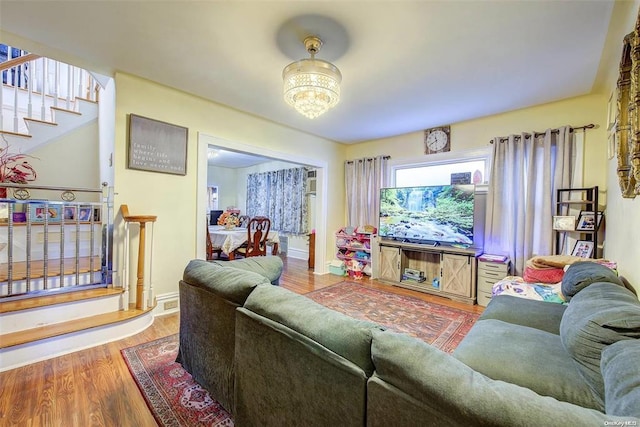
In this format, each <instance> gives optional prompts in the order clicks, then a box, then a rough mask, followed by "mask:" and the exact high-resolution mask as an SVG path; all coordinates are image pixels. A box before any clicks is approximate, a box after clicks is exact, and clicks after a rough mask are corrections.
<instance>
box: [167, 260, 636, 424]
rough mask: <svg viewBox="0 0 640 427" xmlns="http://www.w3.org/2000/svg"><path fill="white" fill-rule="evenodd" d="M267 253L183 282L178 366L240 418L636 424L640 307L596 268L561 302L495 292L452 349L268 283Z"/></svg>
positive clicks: (195, 271) (572, 276) (568, 280)
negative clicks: (442, 348)
mask: <svg viewBox="0 0 640 427" xmlns="http://www.w3.org/2000/svg"><path fill="white" fill-rule="evenodd" d="M268 258H269V257H267V258H264V260H261V261H259V263H260V264H262V263H266V264H264V265H261V266H260V267H259V268H258V267H257V266H256V265H252V264H246V263H245V264H239V263H238V264H236V262H237V261H232V262H228V263H224V265H222V266H221V265H216V264H212V263H207V262H204V261H192V262H191V263H190V264H189V265H188V266H187V268H186V269H185V274H184V277H183V280H182V281H181V282H180V295H181V319H180V353H179V356H178V361H180V362H181V363H182V364H183V367H184V368H185V369H186V370H187V371H189V372H191V373H192V374H193V376H194V378H195V379H196V380H197V381H198V382H200V384H201V385H203V386H204V387H205V388H206V389H207V390H209V392H210V393H211V395H212V397H213V398H214V399H216V400H218V401H219V402H220V403H221V404H222V405H223V406H224V407H225V408H226V409H228V410H229V411H230V412H231V413H232V414H233V418H234V421H235V424H236V425H237V426H241V427H242V426H305V427H306V426H335V425H340V426H352V425H353V426H431V425H433V426H436V425H437V426H442V425H446V426H476V425H477V426H504V427H507V426H509V427H511V426H516V425H517V426H540V425H580V426H606V425H627V426H629V425H640V364H639V363H638V360H640V358H639V356H640V302H639V301H638V299H637V297H636V295H634V293H632V292H631V291H630V290H629V289H626V288H625V287H624V286H623V285H622V283H621V282H620V281H619V279H618V278H617V277H616V276H615V274H613V273H611V272H610V271H605V270H601V269H599V268H598V267H600V266H598V267H595V268H594V267H592V266H591V265H581V264H582V263H580V264H577V266H576V267H575V268H574V267H573V266H572V267H571V268H570V269H569V270H568V271H567V273H566V274H565V280H564V281H563V293H564V294H565V295H567V296H568V297H569V298H571V297H572V299H571V302H570V303H569V304H568V305H566V306H564V305H560V304H554V303H548V302H539V301H531V300H525V299H521V298H515V297H511V296H498V297H495V298H493V299H492V300H491V302H490V303H489V305H488V307H487V308H486V310H485V311H484V313H483V314H482V316H481V317H480V319H479V320H478V322H477V323H476V324H475V325H474V326H473V328H472V329H471V331H470V332H469V333H468V335H467V336H466V337H465V338H464V339H463V340H462V342H461V343H460V345H459V346H458V348H457V349H456V350H455V352H454V353H453V354H447V353H444V352H442V351H440V350H438V349H437V348H435V347H432V346H430V345H428V344H426V343H424V342H422V341H420V340H417V339H415V338H412V337H409V336H406V335H403V334H397V333H392V332H389V331H386V330H384V328H383V327H381V326H379V325H376V324H373V323H369V322H363V321H359V320H355V319H352V318H349V317H347V316H345V315H342V314H340V313H337V312H335V311H333V310H330V309H328V308H326V307H323V306H321V305H319V304H317V303H315V302H313V301H311V300H310V299H308V298H306V297H304V296H301V295H297V294H295V293H293V292H290V291H288V290H286V289H283V288H280V287H277V286H273V285H272V283H273V282H274V277H273V275H271V276H264V275H263V274H265V271H271V270H272V269H271V267H273V266H275V264H274V265H271V263H277V261H275V260H269V259H268ZM589 264H591V263H589ZM592 265H597V264H592ZM265 266H267V267H268V268H266V269H265ZM280 268H281V264H280ZM602 268H605V267H602ZM572 269H573V271H572ZM256 270H263V271H262V274H261V273H260V272H258V273H256ZM276 270H277V268H276ZM278 276H279V275H278ZM275 282H277V280H275ZM565 285H566V286H565ZM183 298H184V300H183Z"/></svg>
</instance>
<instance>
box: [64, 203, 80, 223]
mask: <svg viewBox="0 0 640 427" xmlns="http://www.w3.org/2000/svg"><path fill="white" fill-rule="evenodd" d="M77 212H78V210H77V208H76V207H75V206H65V207H63V208H62V219H64V220H65V221H74V220H75V219H76V215H77Z"/></svg>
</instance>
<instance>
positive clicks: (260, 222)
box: [235, 216, 271, 258]
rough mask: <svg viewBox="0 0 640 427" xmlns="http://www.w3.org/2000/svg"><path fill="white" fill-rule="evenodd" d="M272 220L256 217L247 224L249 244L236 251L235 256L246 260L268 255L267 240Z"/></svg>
mask: <svg viewBox="0 0 640 427" xmlns="http://www.w3.org/2000/svg"><path fill="white" fill-rule="evenodd" d="M270 229H271V220H270V219H269V218H267V217H266V216H256V217H253V218H251V219H250V220H249V224H247V244H246V246H241V247H239V248H238V249H236V250H235V254H237V255H240V256H243V257H245V258H248V257H252V256H265V255H267V238H268V237H269V230H270Z"/></svg>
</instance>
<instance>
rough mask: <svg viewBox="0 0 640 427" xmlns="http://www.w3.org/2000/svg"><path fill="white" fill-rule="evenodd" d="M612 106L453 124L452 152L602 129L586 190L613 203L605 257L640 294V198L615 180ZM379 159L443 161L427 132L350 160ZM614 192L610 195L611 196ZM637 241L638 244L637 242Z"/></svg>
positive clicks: (593, 140) (548, 108) (353, 151)
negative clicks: (561, 130) (528, 136)
mask: <svg viewBox="0 0 640 427" xmlns="http://www.w3.org/2000/svg"><path fill="white" fill-rule="evenodd" d="M607 100H608V95H606V96H605V95H604V94H594V95H588V96H582V97H577V98H572V99H568V100H564V101H559V102H555V103H551V104H546V105H541V106H537V107H532V108H527V109H523V110H516V111H512V112H509V113H504V114H499V115H495V116H490V117H485V118H481V119H477V120H471V121H467V122H462V123H454V124H451V140H452V143H451V151H452V155H454V154H455V153H456V152H461V151H469V150H473V149H477V148H484V147H488V146H489V141H490V140H491V138H493V137H495V136H504V135H509V134H511V133H518V132H523V131H529V132H531V131H542V130H545V129H547V128H556V127H559V126H562V125H567V124H568V125H572V126H582V125H585V124H588V123H593V124H596V125H598V128H597V129H592V130H588V131H586V133H585V154H584V157H585V158H584V165H583V166H584V185H585V186H593V185H598V186H599V187H600V189H601V195H604V196H605V197H606V200H607V210H606V212H605V216H606V223H607V225H606V227H607V228H606V241H605V257H607V258H610V259H612V260H615V261H617V262H618V265H619V269H620V273H621V274H623V275H624V276H626V277H627V278H629V280H630V281H631V282H632V283H633V284H634V286H635V287H636V288H637V289H639V290H640V269H638V268H637V267H636V264H637V262H638V260H639V259H640V244H638V243H635V244H629V243H630V242H640V229H638V228H637V227H636V228H633V227H631V226H630V225H631V224H640V197H638V198H636V200H633V201H631V200H622V198H621V197H620V192H619V190H618V187H617V180H616V179H615V177H616V173H615V160H611V161H609V160H607V132H606V129H605V127H606V117H607ZM362 153H367V155H368V156H374V155H379V154H388V155H391V157H392V161H393V162H403V161H411V162H424V161H429V160H432V159H439V158H441V157H442V155H440V154H437V155H430V156H427V155H425V154H424V148H423V132H414V133H410V134H406V135H399V136H396V137H392V138H385V139H380V140H375V141H368V142H364V143H360V144H356V145H351V146H349V147H347V158H348V159H352V158H358V157H362ZM609 187H610V190H609ZM631 237H633V239H632V238H631Z"/></svg>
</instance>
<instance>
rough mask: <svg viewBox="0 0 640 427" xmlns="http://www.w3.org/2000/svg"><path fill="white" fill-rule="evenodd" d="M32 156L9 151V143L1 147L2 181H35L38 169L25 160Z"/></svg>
mask: <svg viewBox="0 0 640 427" xmlns="http://www.w3.org/2000/svg"><path fill="white" fill-rule="evenodd" d="M30 157H31V156H28V155H26V154H20V153H17V154H14V153H9V145H7V146H6V147H4V148H0V182H13V183H14V184H26V183H27V182H29V181H35V179H36V170H35V169H34V168H33V166H31V165H30V164H29V162H27V161H26V160H25V159H27V158H30Z"/></svg>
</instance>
